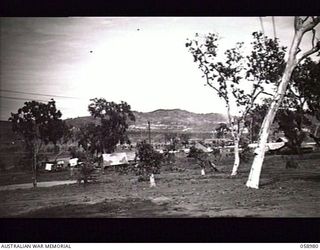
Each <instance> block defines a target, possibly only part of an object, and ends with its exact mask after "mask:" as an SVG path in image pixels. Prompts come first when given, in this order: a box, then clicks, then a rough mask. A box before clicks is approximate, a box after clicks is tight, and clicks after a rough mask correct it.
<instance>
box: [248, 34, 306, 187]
mask: <svg viewBox="0 0 320 250" xmlns="http://www.w3.org/2000/svg"><path fill="white" fill-rule="evenodd" d="M302 35H303V33H302V32H301V31H299V30H298V31H296V32H295V35H294V38H293V41H292V45H291V48H290V51H289V57H288V61H287V64H286V68H285V70H284V73H283V75H282V79H281V82H280V84H279V86H278V89H277V92H276V94H275V97H274V99H273V101H272V103H271V105H270V108H269V110H268V113H267V115H266V116H265V118H264V120H263V123H262V126H261V129H260V134H259V142H258V146H257V148H256V150H255V157H254V160H253V163H252V166H251V171H250V174H249V178H248V181H247V184H246V185H247V187H249V188H256V189H258V188H259V179H260V173H261V169H262V164H263V160H264V156H265V151H266V146H267V140H268V136H269V133H270V128H271V125H272V123H273V120H274V117H275V115H276V113H277V111H278V109H279V107H280V105H281V102H282V100H283V97H284V94H285V92H286V89H287V86H288V84H289V81H290V78H291V74H292V71H293V70H294V68H295V66H296V65H297V61H296V52H297V50H298V47H299V44H300V42H301V39H302Z"/></svg>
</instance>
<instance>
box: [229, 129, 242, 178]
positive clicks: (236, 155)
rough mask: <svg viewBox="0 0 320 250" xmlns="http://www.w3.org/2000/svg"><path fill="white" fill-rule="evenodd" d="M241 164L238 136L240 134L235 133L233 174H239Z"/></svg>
mask: <svg viewBox="0 0 320 250" xmlns="http://www.w3.org/2000/svg"><path fill="white" fill-rule="evenodd" d="M239 164H240V156H239V138H238V135H236V134H235V137H234V163H233V168H232V173H231V176H235V175H237V173H238V167H239Z"/></svg>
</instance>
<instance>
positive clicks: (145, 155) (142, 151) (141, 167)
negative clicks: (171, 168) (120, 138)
mask: <svg viewBox="0 0 320 250" xmlns="http://www.w3.org/2000/svg"><path fill="white" fill-rule="evenodd" d="M137 150H138V152H137V157H138V158H139V161H140V162H139V164H138V166H137V169H138V174H139V175H141V176H148V175H150V174H157V173H160V168H161V163H162V161H163V156H162V155H161V154H160V153H159V152H157V151H156V150H154V148H153V147H152V145H151V144H149V143H147V142H146V141H142V142H140V143H138V144H137Z"/></svg>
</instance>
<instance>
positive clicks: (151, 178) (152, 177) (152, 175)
mask: <svg viewBox="0 0 320 250" xmlns="http://www.w3.org/2000/svg"><path fill="white" fill-rule="evenodd" d="M155 186H156V181H155V179H154V174H151V175H150V187H155Z"/></svg>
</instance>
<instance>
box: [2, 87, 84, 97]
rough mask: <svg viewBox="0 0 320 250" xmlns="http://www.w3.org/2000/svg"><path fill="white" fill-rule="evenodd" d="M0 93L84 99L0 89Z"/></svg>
mask: <svg viewBox="0 0 320 250" xmlns="http://www.w3.org/2000/svg"><path fill="white" fill-rule="evenodd" d="M0 91H2V92H9V93H19V94H27V95H38V96H48V97H58V98H71V99H84V98H79V97H74V96H62V95H47V94H38V93H31V92H23V91H16V90H8V89H0Z"/></svg>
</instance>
